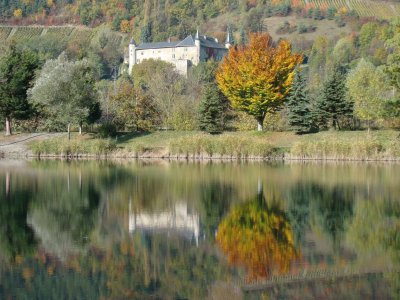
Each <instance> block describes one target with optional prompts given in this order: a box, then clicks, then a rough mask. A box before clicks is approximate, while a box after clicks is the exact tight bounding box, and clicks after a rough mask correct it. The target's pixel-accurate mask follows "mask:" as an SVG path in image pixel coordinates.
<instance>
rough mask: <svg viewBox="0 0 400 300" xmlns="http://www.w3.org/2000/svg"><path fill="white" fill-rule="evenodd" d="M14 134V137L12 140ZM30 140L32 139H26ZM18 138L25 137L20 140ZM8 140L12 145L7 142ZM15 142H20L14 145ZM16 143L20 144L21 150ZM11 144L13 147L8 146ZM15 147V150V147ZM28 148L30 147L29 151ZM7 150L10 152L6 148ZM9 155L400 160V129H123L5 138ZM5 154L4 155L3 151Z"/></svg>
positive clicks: (2, 149)
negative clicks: (102, 135) (108, 135)
mask: <svg viewBox="0 0 400 300" xmlns="http://www.w3.org/2000/svg"><path fill="white" fill-rule="evenodd" d="M11 139H13V140H14V142H12V143H11ZM24 139H26V141H23V140H24ZM15 140H17V141H18V140H22V142H21V143H20V144H19V143H18V142H17V143H15ZM2 145H8V146H6V147H4V146H3V147H2ZM13 145H14V146H13ZM15 147H17V148H19V150H18V151H17V152H16V151H15V149H14V148H15ZM6 148H7V149H6ZM13 149H14V150H13ZM24 149H25V150H24ZM5 150H6V151H5ZM0 152H2V153H3V156H15V155H13V154H17V155H18V156H24V157H41V158H44V157H49V158H56V157H72V158H73V157H81V158H85V157H88V158H89V157H96V158H164V159H194V160H197V159H228V160H229V159H243V160H247V159H248V160H251V159H253V160H282V159H284V160H392V161H393V160H400V138H399V132H398V131H394V130H382V131H372V132H370V134H368V133H367V132H366V131H347V132H346V131H341V132H336V131H327V132H320V133H316V134H308V135H296V134H294V133H291V132H261V133H260V132H234V133H224V134H221V135H209V134H205V133H201V132H176V131H170V132H154V133H143V134H133V133H129V134H123V135H119V136H118V137H117V138H113V139H98V138H95V137H94V136H93V135H91V134H85V135H83V136H78V135H76V134H74V135H73V136H72V139H71V140H70V141H69V140H68V139H67V138H66V136H65V135H60V134H58V135H56V136H51V135H50V136H49V135H40V136H38V138H32V139H27V138H26V137H24V136H21V137H19V138H15V137H12V138H10V137H2V138H0ZM0 155H1V154H0Z"/></svg>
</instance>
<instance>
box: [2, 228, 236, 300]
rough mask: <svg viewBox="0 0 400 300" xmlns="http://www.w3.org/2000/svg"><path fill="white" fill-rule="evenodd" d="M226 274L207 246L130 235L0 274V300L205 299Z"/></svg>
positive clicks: (158, 237)
mask: <svg viewBox="0 0 400 300" xmlns="http://www.w3.org/2000/svg"><path fill="white" fill-rule="evenodd" d="M227 273H228V271H227V268H226V266H225V265H224V264H222V263H221V262H220V261H219V260H218V257H217V254H216V253H215V250H214V249H213V248H212V247H210V246H209V245H207V244H203V245H201V246H200V247H197V246H196V245H195V244H194V243H191V242H190V241H188V240H186V239H181V238H179V237H177V236H170V237H167V236H165V235H162V234H159V235H152V234H150V235H144V234H135V236H133V238H127V239H124V240H122V241H120V242H118V243H114V244H112V245H110V247H108V248H107V249H106V250H100V249H98V248H94V247H92V248H90V249H89V251H88V253H86V254H78V255H74V256H70V257H69V258H68V259H67V260H66V261H65V262H64V263H62V264H60V263H59V262H58V261H57V260H55V259H54V258H52V257H50V256H45V257H42V256H41V255H38V258H36V259H32V258H27V259H26V260H25V261H23V262H22V263H21V264H19V265H17V266H16V267H15V268H14V270H13V271H12V272H7V271H6V272H1V270H0V277H1V278H2V282H1V284H0V299H8V298H11V299H20V298H21V299H49V300H51V299H206V297H207V293H208V290H209V287H210V285H211V284H212V283H213V282H215V281H217V280H218V279H227V276H229V275H228V274H227ZM27 275H28V276H27Z"/></svg>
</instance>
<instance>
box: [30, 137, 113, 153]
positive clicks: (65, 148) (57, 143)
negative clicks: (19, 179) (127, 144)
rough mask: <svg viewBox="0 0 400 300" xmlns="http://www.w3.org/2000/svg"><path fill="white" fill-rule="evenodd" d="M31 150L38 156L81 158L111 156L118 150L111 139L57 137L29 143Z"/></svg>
mask: <svg viewBox="0 0 400 300" xmlns="http://www.w3.org/2000/svg"><path fill="white" fill-rule="evenodd" d="M29 148H30V150H31V151H32V152H33V154H34V155H36V156H81V155H96V156H99V155H109V154H111V153H112V151H114V150H115V149H116V144H115V142H114V141H112V140H109V139H95V138H88V137H85V138H81V137H75V138H72V139H71V140H68V138H67V137H57V138H51V139H46V140H40V141H33V142H31V143H29Z"/></svg>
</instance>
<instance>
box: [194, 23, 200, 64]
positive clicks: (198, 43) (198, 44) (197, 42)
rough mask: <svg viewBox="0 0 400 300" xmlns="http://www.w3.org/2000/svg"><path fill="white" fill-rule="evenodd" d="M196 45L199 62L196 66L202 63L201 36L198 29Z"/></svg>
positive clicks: (195, 38) (195, 39)
mask: <svg viewBox="0 0 400 300" xmlns="http://www.w3.org/2000/svg"><path fill="white" fill-rule="evenodd" d="M194 44H195V46H196V48H197V57H196V58H197V62H196V64H198V63H199V62H200V59H201V57H200V56H201V52H200V34H199V30H198V29H197V32H196V36H195V37H194Z"/></svg>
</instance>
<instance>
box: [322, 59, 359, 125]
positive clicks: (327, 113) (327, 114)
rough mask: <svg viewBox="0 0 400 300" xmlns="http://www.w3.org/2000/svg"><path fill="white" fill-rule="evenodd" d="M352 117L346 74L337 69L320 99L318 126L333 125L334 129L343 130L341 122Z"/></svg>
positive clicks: (326, 83)
mask: <svg viewBox="0 0 400 300" xmlns="http://www.w3.org/2000/svg"><path fill="white" fill-rule="evenodd" d="M352 115H353V103H352V102H351V101H349V100H348V99H347V89H346V76H345V72H344V71H343V69H342V68H340V67H335V68H334V70H333V72H332V74H331V75H330V76H329V77H328V79H327V80H326V81H325V83H324V85H323V87H322V91H321V93H320V96H319V97H318V102H317V117H318V123H319V124H318V125H320V126H322V127H329V125H331V126H332V127H333V128H334V129H341V125H342V124H340V123H341V121H342V120H344V119H346V118H351V117H352ZM329 123H330V124H329ZM342 127H343V126H342Z"/></svg>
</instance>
